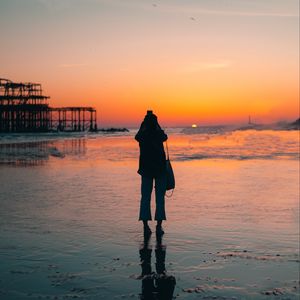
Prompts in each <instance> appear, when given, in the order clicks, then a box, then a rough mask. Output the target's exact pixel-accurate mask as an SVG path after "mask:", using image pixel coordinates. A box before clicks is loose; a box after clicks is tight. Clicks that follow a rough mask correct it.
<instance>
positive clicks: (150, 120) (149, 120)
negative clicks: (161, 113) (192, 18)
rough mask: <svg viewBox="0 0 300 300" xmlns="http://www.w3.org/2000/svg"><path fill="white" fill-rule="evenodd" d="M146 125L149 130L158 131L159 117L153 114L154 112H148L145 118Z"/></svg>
mask: <svg viewBox="0 0 300 300" xmlns="http://www.w3.org/2000/svg"><path fill="white" fill-rule="evenodd" d="M144 125H145V127H146V128H147V129H150V130H151V129H157V127H158V126H159V125H158V122H157V116H156V115H155V114H154V113H153V112H152V110H148V111H147V114H146V116H145V118H144Z"/></svg>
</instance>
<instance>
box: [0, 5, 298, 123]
mask: <svg viewBox="0 0 300 300" xmlns="http://www.w3.org/2000/svg"><path fill="white" fill-rule="evenodd" d="M0 25H1V26H0V31H1V36H2V41H5V43H2V46H1V56H0V64H1V70H0V77H3V78H8V79H10V80H12V81H16V82H20V81H25V82H27V81H31V82H39V83H41V84H42V86H43V89H44V93H45V94H46V95H49V96H50V97H51V98H50V105H52V106H78V105H83V106H84V105H86V106H94V107H95V108H96V109H97V111H98V121H99V124H100V125H101V126H137V125H138V124H139V122H140V121H141V119H142V118H143V116H144V114H145V112H146V110H147V108H148V107H151V108H152V109H153V110H154V111H155V112H156V114H157V115H158V117H159V119H160V121H161V122H162V124H164V125H165V126H191V124H198V125H199V124H220V123H224V124H229V123H246V122H247V118H248V116H249V115H251V116H252V117H253V119H254V120H256V121H257V122H258V123H271V122H277V121H282V120H287V121H293V120H295V119H297V118H298V117H299V26H298V25H299V2H298V1H296V0H287V1H277V0H276V1H271V0H261V1H251V2H250V1H243V0H240V1H231V2H226V1H207V0H204V1H201V2H198V1H193V0H187V1H179V0H178V1H177V0H176V1H164V2H158V3H155V5H152V3H149V2H148V1H144V0H141V1H133V0H130V1H126V3H125V2H124V1H118V0H112V1H106V0H85V1H83V0H76V1H70V0H61V1H56V0H53V1H42V0H28V1H26V3H25V1H21V0H10V1H1V3H0ZM16 37H17V38H16ZM20 45H21V46H20Z"/></svg>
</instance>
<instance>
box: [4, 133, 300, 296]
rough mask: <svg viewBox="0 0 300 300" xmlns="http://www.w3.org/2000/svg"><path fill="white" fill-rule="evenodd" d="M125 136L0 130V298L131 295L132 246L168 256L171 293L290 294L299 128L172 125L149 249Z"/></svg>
mask: <svg viewBox="0 0 300 300" xmlns="http://www.w3.org/2000/svg"><path fill="white" fill-rule="evenodd" d="M133 135H134V131H132V132H130V133H128V134H126V135H116V136H112V135H95V134H94V135H87V136H78V135H71V136H70V135H56V136H53V135H52V136H51V135H42V136H38V137H37V136H33V135H27V136H26V137H25V138H24V136H19V135H14V136H2V139H1V142H0V180H1V194H0V261H1V269H0V275H1V276H0V298H1V299H74V298H79V299H140V298H141V295H140V294H141V292H142V280H141V274H142V269H141V261H140V253H141V249H147V250H148V252H147V253H148V254H149V256H150V257H151V258H152V271H153V272H155V262H156V254H157V253H158V252H157V251H155V250H159V251H160V252H161V253H163V255H165V267H166V270H167V272H168V274H171V275H173V276H175V278H176V286H175V290H174V297H176V299H272V298H276V299H298V296H299V273H298V268H299V255H298V252H299V229H298V228H299V227H298V226H299V202H298V199H299V183H298V182H299V162H298V158H299V152H298V151H299V132H297V131H285V132H284V131H235V132H208V133H197V132H191V131H184V132H182V131H181V130H179V129H176V130H171V129H170V130H169V137H170V138H169V148H170V154H171V158H172V160H173V168H174V170H175V175H176V180H177V182H176V184H177V187H176V190H175V192H174V194H173V197H171V198H167V200H166V206H167V218H168V221H167V222H166V224H165V226H164V227H165V231H166V234H165V236H164V237H163V239H162V244H161V245H160V244H159V245H158V246H157V241H156V239H155V235H153V236H152V237H151V239H150V241H149V243H148V244H146V245H145V244H144V240H143V236H142V230H141V224H140V223H139V222H138V221H137V216H138V208H139V200H140V177H139V176H138V174H137V173H136V170H137V164H138V159H137V158H138V145H137V143H136V142H135V141H134V140H133ZM15 141H17V143H14V142H15ZM151 226H152V228H154V224H151Z"/></svg>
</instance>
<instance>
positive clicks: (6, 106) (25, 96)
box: [0, 78, 97, 132]
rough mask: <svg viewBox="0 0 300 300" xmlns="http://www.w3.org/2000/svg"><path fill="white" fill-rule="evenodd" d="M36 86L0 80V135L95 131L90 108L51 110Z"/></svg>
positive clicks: (95, 127) (95, 125)
mask: <svg viewBox="0 0 300 300" xmlns="http://www.w3.org/2000/svg"><path fill="white" fill-rule="evenodd" d="M49 98H50V97H49V96H45V95H44V94H43V90H42V86H41V84H39V83H31V82H26V83H15V82H12V81H11V80H8V79H2V78H0V132H49V131H96V130H97V112H96V110H95V109H94V108H92V107H59V108H55V107H50V106H49V102H48V99H49Z"/></svg>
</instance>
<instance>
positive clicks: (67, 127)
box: [50, 107, 97, 131]
mask: <svg viewBox="0 0 300 300" xmlns="http://www.w3.org/2000/svg"><path fill="white" fill-rule="evenodd" d="M50 119H51V128H56V129H57V130H59V131H97V111H96V110H95V109H94V108H93V107H58V108H52V109H51V118H50Z"/></svg>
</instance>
